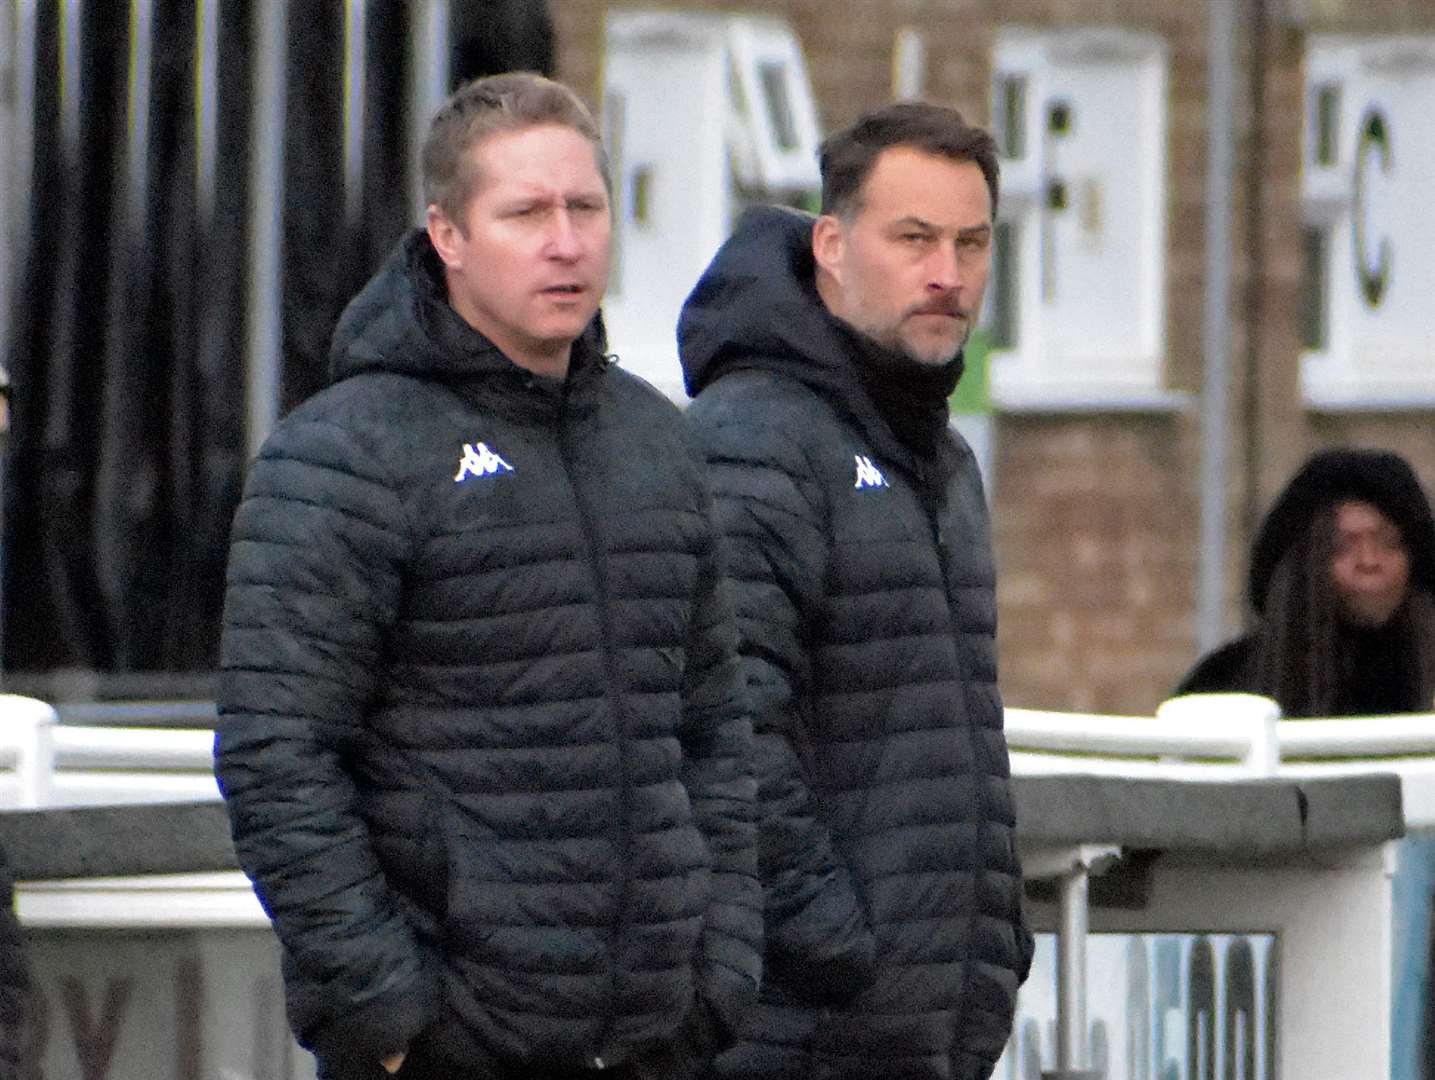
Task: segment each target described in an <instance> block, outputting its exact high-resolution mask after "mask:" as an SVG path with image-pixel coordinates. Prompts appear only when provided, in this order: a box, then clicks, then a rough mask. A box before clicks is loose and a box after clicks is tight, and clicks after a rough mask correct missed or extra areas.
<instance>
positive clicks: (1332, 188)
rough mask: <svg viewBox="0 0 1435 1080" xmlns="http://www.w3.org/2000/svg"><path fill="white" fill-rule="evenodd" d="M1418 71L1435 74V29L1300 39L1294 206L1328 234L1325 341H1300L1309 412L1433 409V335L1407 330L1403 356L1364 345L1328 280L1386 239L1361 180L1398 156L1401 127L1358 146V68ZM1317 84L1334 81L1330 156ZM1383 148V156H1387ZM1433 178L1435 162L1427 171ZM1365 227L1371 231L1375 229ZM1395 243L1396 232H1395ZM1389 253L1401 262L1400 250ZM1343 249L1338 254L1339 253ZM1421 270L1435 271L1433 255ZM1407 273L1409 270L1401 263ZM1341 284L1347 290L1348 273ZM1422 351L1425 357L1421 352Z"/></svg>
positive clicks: (1370, 255) (1373, 259)
mask: <svg viewBox="0 0 1435 1080" xmlns="http://www.w3.org/2000/svg"><path fill="white" fill-rule="evenodd" d="M1382 70H1383V71H1392V70H1393V71H1400V70H1405V71H1419V72H1421V73H1427V74H1428V75H1429V76H1430V77H1431V78H1432V79H1435V35H1431V34H1422V35H1400V36H1385V37H1378V38H1372V37H1352V36H1345V35H1334V34H1331V35H1324V34H1322V35H1313V36H1312V37H1311V38H1310V39H1309V40H1308V42H1307V54H1306V80H1305V95H1304V109H1303V140H1302V150H1301V162H1302V169H1301V209H1302V219H1303V222H1304V224H1305V225H1306V226H1307V227H1315V228H1320V229H1322V230H1324V232H1325V236H1326V238H1327V244H1326V251H1325V255H1324V257H1325V260H1326V265H1325V267H1324V273H1323V279H1324V283H1325V292H1324V294H1323V295H1322V297H1321V298H1320V304H1321V307H1322V312H1321V319H1322V322H1323V325H1324V326H1325V328H1326V330H1325V335H1324V336H1325V340H1324V342H1323V343H1322V345H1321V346H1320V347H1317V348H1313V349H1304V350H1303V351H1302V355H1301V374H1300V381H1301V394H1302V398H1303V400H1304V402H1305V405H1306V406H1307V407H1308V408H1310V409H1312V410H1315V411H1331V412H1338V411H1383V410H1399V409H1430V408H1435V343H1432V342H1430V341H1418V340H1414V339H1415V338H1418V337H1419V336H1420V329H1419V328H1418V327H1417V328H1413V329H1412V332H1411V337H1412V340H1411V341H1410V342H1409V349H1408V351H1407V352H1405V353H1404V354H1401V353H1398V352H1397V353H1392V352H1391V351H1389V350H1387V349H1384V348H1380V349H1368V350H1363V349H1362V348H1361V343H1360V341H1359V340H1357V337H1358V334H1357V330H1356V328H1355V327H1354V326H1353V325H1352V323H1353V321H1354V320H1353V319H1352V318H1350V317H1349V316H1348V312H1349V311H1350V310H1351V306H1350V304H1349V303H1348V302H1347V303H1344V304H1343V303H1342V302H1341V300H1342V299H1345V297H1344V295H1343V294H1342V297H1340V298H1336V299H1333V298H1332V292H1331V290H1332V282H1333V281H1335V280H1336V279H1337V276H1338V275H1349V274H1350V273H1351V271H1352V269H1353V265H1354V264H1353V262H1352V260H1356V261H1359V263H1360V264H1361V265H1366V264H1372V266H1373V264H1375V263H1378V262H1379V261H1380V259H1381V258H1383V257H1384V253H1383V249H1382V244H1384V243H1386V242H1387V241H1389V239H1390V238H1389V237H1386V236H1383V235H1380V234H1379V228H1380V227H1379V225H1378V223H1375V224H1374V225H1372V226H1369V227H1365V226H1366V223H1365V222H1364V221H1363V219H1362V214H1363V207H1362V205H1361V188H1362V185H1363V184H1364V183H1366V182H1368V181H1367V180H1366V177H1367V176H1368V175H1369V173H1370V171H1371V170H1377V171H1381V170H1384V169H1386V168H1388V167H1389V163H1390V160H1391V158H1392V157H1399V156H1400V155H1401V148H1400V146H1399V145H1398V144H1399V142H1400V133H1399V132H1398V131H1396V132H1393V133H1391V134H1390V136H1389V140H1388V141H1387V142H1385V143H1384V144H1383V146H1382V144H1380V143H1372V144H1371V145H1369V146H1367V147H1365V149H1364V150H1363V151H1360V150H1358V149H1357V146H1356V144H1355V141H1354V140H1355V137H1356V132H1357V130H1358V129H1359V128H1360V127H1361V126H1362V123H1363V121H1365V120H1366V115H1367V110H1368V108H1369V107H1370V105H1371V104H1372V102H1370V101H1368V100H1366V95H1365V94H1363V93H1361V90H1360V85H1359V84H1360V79H1361V76H1362V75H1363V74H1364V73H1375V72H1380V71H1382ZM1324 87H1335V88H1336V92H1337V94H1338V95H1339V103H1338V105H1337V106H1336V116H1337V120H1336V138H1335V148H1336V153H1335V156H1334V159H1333V160H1332V161H1329V162H1326V163H1321V162H1319V161H1318V160H1317V152H1316V145H1317V140H1318V138H1319V135H1320V132H1319V127H1318V123H1317V116H1316V98H1317V94H1318V92H1319V91H1320V90H1321V89H1322V88H1324ZM1387 155H1388V156H1387ZM1428 183H1429V184H1431V185H1435V169H1432V171H1431V174H1430V175H1429V177H1428ZM1371 230H1374V232H1372V231H1371ZM1395 240H1396V242H1397V243H1398V237H1397V238H1395ZM1400 254H1401V253H1400V252H1399V250H1398V249H1397V251H1396V261H1397V262H1403V263H1404V265H1405V266H1406V267H1408V265H1409V263H1408V258H1409V255H1408V249H1407V252H1406V258H1405V259H1404V260H1401V259H1400ZM1341 256H1343V257H1341ZM1425 257H1426V258H1427V259H1429V260H1430V262H1429V263H1427V265H1426V266H1425V267H1424V268H1423V269H1424V273H1425V275H1426V276H1428V277H1430V278H1432V279H1435V253H1429V252H1427V253H1426V255H1425ZM1407 272H1408V270H1407ZM1342 284H1343V286H1344V287H1346V288H1348V287H1349V281H1348V280H1346V281H1344V282H1343V283H1342ZM1422 356H1423V357H1424V360H1423V362H1422V360H1421V357H1422Z"/></svg>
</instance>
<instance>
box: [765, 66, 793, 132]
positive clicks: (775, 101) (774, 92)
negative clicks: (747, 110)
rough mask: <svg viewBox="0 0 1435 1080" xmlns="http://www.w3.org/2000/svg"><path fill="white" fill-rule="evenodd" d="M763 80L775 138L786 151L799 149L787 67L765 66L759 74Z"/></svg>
mask: <svg viewBox="0 0 1435 1080" xmlns="http://www.w3.org/2000/svg"><path fill="white" fill-rule="evenodd" d="M758 74H759V76H760V77H761V79H762V93H763V97H764V98H765V99H766V101H767V119H768V122H769V123H771V125H772V135H773V138H775V139H776V140H777V145H778V146H779V147H780V148H781V149H782V150H784V151H792V150H796V149H797V127H796V125H794V124H793V121H792V103H791V102H790V101H789V100H788V97H787V66H786V65H785V64H781V63H768V64H763V65H762V67H761V69H760V70H759V72H758Z"/></svg>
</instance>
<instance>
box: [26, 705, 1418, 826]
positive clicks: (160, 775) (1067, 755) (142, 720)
mask: <svg viewBox="0 0 1435 1080" xmlns="http://www.w3.org/2000/svg"><path fill="white" fill-rule="evenodd" d="M176 710H178V711H176ZM150 712H151V710H150V708H149V706H140V705H127V706H121V707H116V708H111V707H108V706H105V707H98V706H97V707H95V709H94V710H93V715H91V714H90V713H86V712H84V711H80V712H76V711H75V710H73V709H67V710H66V716H65V720H66V721H67V722H61V721H60V718H59V717H58V716H57V714H56V711H55V710H54V709H53V708H51V707H50V706H49V705H47V704H45V703H44V702H41V701H36V700H34V699H33V698H24V697H17V696H14V695H0V807H38V806H74V805H95V804H105V803H134V802H163V801H173V800H177V799H183V800H191V799H214V798H218V797H219V793H218V788H217V787H216V785H215V782H214V777H213V772H212V768H213V760H212V756H211V755H212V748H213V739H214V736H213V732H212V731H210V730H209V729H208V728H201V727H175V726H172V725H173V724H175V723H176V722H180V723H184V722H188V723H197V722H201V721H203V720H204V719H205V718H206V717H208V716H212V713H213V710H212V708H211V707H207V706H204V705H193V704H190V705H183V706H181V705H175V704H171V705H160V706H157V707H156V708H155V709H154V710H153V715H152V716H151V715H150ZM77 720H78V721H80V722H78V723H77V722H76V721H77ZM1006 734H1007V742H1008V744H1009V746H1010V748H1011V758H1012V771H1013V772H1014V773H1016V774H1017V775H1046V774H1053V773H1065V774H1072V773H1081V774H1088V775H1102V776H1126V777H1149V778H1162V779H1173V780H1183V779H1192V780H1195V779H1201V780H1219V779H1238V778H1246V779H1249V778H1251V777H1261V776H1266V777H1270V776H1311V775H1336V774H1343V773H1351V772H1394V773H1398V774H1399V775H1400V776H1401V777H1402V778H1403V779H1404V780H1405V783H1404V794H1405V800H1406V812H1407V817H1409V818H1412V819H1413V820H1419V821H1421V822H1423V823H1428V824H1435V714H1418V715H1406V716H1376V717H1362V718H1345V719H1325V720H1287V719H1282V718H1281V715H1280V710H1279V709H1278V708H1277V707H1276V704H1275V702H1273V701H1271V700H1270V699H1268V698H1263V697H1257V696H1254V695H1251V694H1192V695H1187V696H1185V697H1178V698H1172V699H1171V700H1169V701H1167V702H1165V703H1163V704H1162V705H1161V707H1160V708H1158V709H1157V710H1156V712H1155V714H1154V715H1152V716H1109V715H1100V714H1087V713H1065V712H1048V711H1041V710H1035V709H1019V708H1011V709H1008V710H1007V712H1006Z"/></svg>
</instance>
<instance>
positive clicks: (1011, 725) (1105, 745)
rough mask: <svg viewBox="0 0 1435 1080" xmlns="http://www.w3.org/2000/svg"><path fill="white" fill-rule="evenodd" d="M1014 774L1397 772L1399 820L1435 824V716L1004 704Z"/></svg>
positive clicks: (1253, 702)
mask: <svg viewBox="0 0 1435 1080" xmlns="http://www.w3.org/2000/svg"><path fill="white" fill-rule="evenodd" d="M1006 732H1007V743H1008V745H1009V746H1010V748H1011V764H1012V772H1013V773H1014V774H1016V775H1019V776H1020V775H1028V776H1033V775H1049V774H1053V773H1062V774H1084V775H1095V776H1124V777H1141V778H1149V779H1165V780H1223V779H1251V778H1253V777H1274V776H1281V777H1289V778H1296V777H1313V776H1339V775H1349V774H1351V773H1371V772H1381V773H1394V774H1396V775H1398V776H1399V777H1400V779H1401V794H1402V799H1403V803H1404V811H1405V820H1406V823H1407V825H1409V826H1410V827H1411V828H1430V827H1435V713H1418V714H1410V715H1402V716H1371V717H1343V718H1339V719H1282V718H1281V715H1280V710H1279V708H1278V707H1277V706H1276V703H1275V702H1274V701H1271V700H1270V699H1269V698H1264V697H1258V696H1256V695H1252V694H1190V695H1186V696H1184V697H1178V698H1172V699H1170V700H1169V701H1166V702H1164V703H1163V704H1162V705H1161V707H1160V708H1158V709H1157V710H1156V713H1155V715H1154V716H1103V715H1096V714H1076V713H1058V712H1043V711H1040V710H1034V709H1015V708H1013V709H1008V710H1007V712H1006Z"/></svg>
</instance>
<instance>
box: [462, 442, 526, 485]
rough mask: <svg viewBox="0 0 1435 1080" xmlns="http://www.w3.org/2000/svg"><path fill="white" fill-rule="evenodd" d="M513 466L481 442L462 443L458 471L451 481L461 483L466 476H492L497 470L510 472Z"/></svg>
mask: <svg viewBox="0 0 1435 1080" xmlns="http://www.w3.org/2000/svg"><path fill="white" fill-rule="evenodd" d="M512 471H513V466H512V465H510V464H509V463H508V462H506V461H504V460H503V458H501V457H499V456H498V455H497V454H495V453H494V452H493V451H492V450H490V449H489V448H488V447H487V446H485V445H484V444H483V443H481V442H480V443H464V444H463V457H462V458H460V459H459V462H458V472H457V473H456V474H455V475H454V478H453V482H454V483H455V484H457V483H461V482H462V481H463V478H464V477H466V476H492V475H493V474H494V473H499V472H512Z"/></svg>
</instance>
